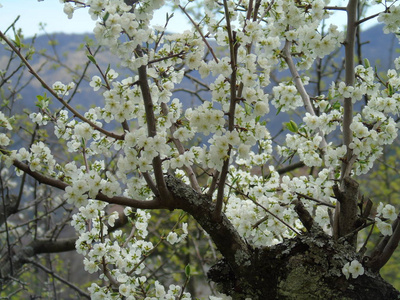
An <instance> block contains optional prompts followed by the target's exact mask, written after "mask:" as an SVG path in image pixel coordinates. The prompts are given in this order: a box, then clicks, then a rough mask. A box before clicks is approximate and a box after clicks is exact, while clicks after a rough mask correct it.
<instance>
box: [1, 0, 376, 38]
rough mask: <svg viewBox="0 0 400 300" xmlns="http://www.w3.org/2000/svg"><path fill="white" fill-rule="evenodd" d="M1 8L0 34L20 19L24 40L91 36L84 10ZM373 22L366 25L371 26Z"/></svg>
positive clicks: (31, 5)
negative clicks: (48, 35)
mask: <svg viewBox="0 0 400 300" xmlns="http://www.w3.org/2000/svg"><path fill="white" fill-rule="evenodd" d="M336 2H337V4H338V5H340V6H343V5H345V4H346V3H347V1H344V0H337V1H336ZM0 3H1V4H2V5H3V7H2V8H0V16H1V17H0V30H5V29H6V28H7V27H8V26H9V25H10V24H11V23H12V22H13V21H14V20H15V18H16V17H17V16H18V15H20V20H19V21H18V26H19V27H20V28H22V29H23V32H24V34H25V36H28V37H29V36H33V35H34V34H35V33H38V32H39V23H41V22H42V23H45V24H47V26H46V31H47V32H48V33H54V32H65V33H87V32H92V30H93V26H94V23H93V21H92V20H91V18H90V16H89V15H88V13H87V10H86V9H80V10H77V11H76V12H75V14H74V17H73V19H72V20H69V19H68V18H67V16H66V15H65V14H64V12H63V5H62V4H61V3H60V2H59V0H44V1H42V2H38V1H37V0H0ZM166 12H167V11H166V10H161V11H158V12H157V13H156V14H155V16H154V20H155V21H154V23H155V24H157V25H163V24H164V21H165V14H166ZM344 20H345V13H343V12H341V13H338V15H337V17H336V18H335V23H336V22H339V24H341V25H342V24H344ZM185 24H187V21H186V19H185V17H184V16H183V15H182V14H180V13H179V12H177V13H175V17H174V18H173V22H172V23H171V24H170V25H172V26H170V27H169V30H170V31H176V32H177V31H181V30H182V28H184V27H186V25H185ZM373 24H376V22H371V21H370V22H369V23H368V24H367V25H373Z"/></svg>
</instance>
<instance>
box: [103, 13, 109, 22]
mask: <svg viewBox="0 0 400 300" xmlns="http://www.w3.org/2000/svg"><path fill="white" fill-rule="evenodd" d="M109 16H110V13H109V12H106V14H105V15H104V17H103V22H104V23H105V22H106V21H107V19H108V17H109Z"/></svg>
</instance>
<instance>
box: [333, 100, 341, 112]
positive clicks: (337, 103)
mask: <svg viewBox="0 0 400 300" xmlns="http://www.w3.org/2000/svg"><path fill="white" fill-rule="evenodd" d="M340 106H341V105H340V102H339V101H336V102H335V103H334V104H333V105H332V108H333V109H337V110H338V109H340Z"/></svg>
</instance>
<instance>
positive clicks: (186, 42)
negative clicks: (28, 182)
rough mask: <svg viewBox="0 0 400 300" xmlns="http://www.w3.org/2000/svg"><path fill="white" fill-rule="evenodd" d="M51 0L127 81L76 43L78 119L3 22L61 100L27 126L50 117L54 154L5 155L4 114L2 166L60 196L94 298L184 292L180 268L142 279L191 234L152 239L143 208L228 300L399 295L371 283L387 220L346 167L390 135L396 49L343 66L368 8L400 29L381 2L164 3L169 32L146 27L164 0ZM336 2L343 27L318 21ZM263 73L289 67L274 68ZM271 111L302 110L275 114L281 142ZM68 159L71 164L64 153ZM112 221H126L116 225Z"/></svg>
mask: <svg viewBox="0 0 400 300" xmlns="http://www.w3.org/2000/svg"><path fill="white" fill-rule="evenodd" d="M61 2H65V4H64V12H65V13H66V14H67V15H68V18H73V13H74V11H75V10H76V9H87V10H88V12H89V14H90V16H91V17H92V19H94V20H97V23H96V26H95V28H94V33H95V36H96V39H97V42H98V43H99V44H100V45H102V46H104V47H107V48H108V49H109V50H110V51H111V53H113V55H115V56H116V57H118V59H119V60H120V63H121V65H122V66H124V67H126V68H127V69H128V70H130V71H131V74H132V75H131V76H127V77H124V78H121V76H120V75H119V74H118V73H117V72H116V71H115V70H113V69H112V68H110V67H109V68H107V69H106V70H104V69H102V68H101V67H100V66H99V64H98V63H97V61H96V58H95V56H94V54H93V53H92V52H91V50H90V48H88V59H89V61H91V63H93V64H94V65H96V67H97V68H98V75H95V76H93V77H92V79H91V81H90V86H91V87H92V88H93V91H94V92H97V93H99V92H101V94H102V97H103V101H102V103H97V105H96V106H95V107H92V108H90V109H88V110H87V111H84V112H82V111H81V110H79V109H77V108H76V107H74V106H73V105H72V104H71V103H70V102H69V101H66V97H67V96H68V94H69V93H70V92H71V91H73V90H74V88H75V84H74V83H62V82H60V81H56V82H55V83H53V82H52V83H48V82H45V81H44V80H43V79H42V78H41V77H40V75H39V74H38V73H37V71H36V70H35V69H34V68H33V67H32V66H31V65H30V64H29V62H28V61H27V60H26V57H25V56H24V55H23V53H22V51H21V41H20V40H19V39H18V37H16V38H15V39H14V40H12V39H11V38H9V37H7V36H6V35H5V34H4V33H3V32H0V37H1V39H2V41H3V42H4V43H5V44H7V47H10V48H11V49H12V51H13V52H14V53H16V54H17V55H18V56H19V57H20V59H21V60H22V62H23V63H24V64H25V65H26V67H27V68H28V69H29V71H30V72H31V73H32V74H33V76H35V77H36V79H37V80H39V82H40V83H41V84H42V85H43V87H44V88H45V89H46V90H47V93H48V94H49V95H50V97H51V98H53V99H54V100H56V101H58V103H59V106H58V107H54V106H50V105H49V103H50V102H49V101H50V100H49V98H50V97H47V96H39V97H38V104H37V106H38V107H39V111H36V112H31V114H30V115H29V117H30V119H31V121H32V122H34V123H35V124H37V126H38V127H40V128H46V129H48V128H50V127H51V130H52V131H53V132H54V134H55V135H56V136H57V138H58V139H61V140H62V141H65V145H66V148H67V151H68V153H69V154H68V153H67V154H66V155H65V156H64V158H63V156H62V155H60V153H59V152H57V153H56V154H57V155H56V154H55V153H54V151H52V149H51V147H50V146H49V145H48V144H47V143H46V141H44V140H43V141H37V140H34V141H33V143H32V145H31V146H30V147H29V148H20V149H15V148H13V147H12V143H11V141H10V137H11V130H12V125H13V120H10V119H9V118H8V117H6V116H5V115H4V114H1V115H0V118H1V123H0V124H1V125H2V127H3V128H4V132H3V133H1V136H0V143H1V147H2V148H1V152H2V159H3V161H4V162H5V163H6V164H7V165H8V166H12V165H13V166H14V167H15V168H16V170H17V172H18V174H20V175H22V174H27V175H29V176H31V177H32V178H34V179H35V180H36V181H37V182H39V183H41V184H43V185H47V186H50V187H54V188H56V189H59V190H61V191H63V192H62V193H63V194H62V195H63V199H62V201H61V203H62V205H65V206H67V207H72V208H74V210H73V212H74V214H73V216H72V220H71V224H72V225H73V227H74V228H75V230H76V232H77V234H78V238H77V239H76V242H75V240H74V243H72V244H73V245H74V246H75V248H76V251H77V252H78V253H80V254H82V255H83V256H84V259H83V262H84V267H85V270H86V271H87V272H89V273H95V272H98V273H99V274H100V278H102V279H103V284H97V283H93V284H92V285H91V287H90V288H89V292H90V294H91V297H92V298H93V299H144V298H145V299H190V298H191V295H190V293H188V292H187V291H186V290H185V287H186V285H187V282H188V281H189V280H190V276H191V270H190V266H187V267H186V268H185V274H186V277H187V279H186V281H184V282H181V283H175V284H172V285H168V284H167V283H165V282H162V281H158V280H154V278H152V277H151V274H149V272H147V271H146V268H145V266H146V264H155V262H154V260H152V253H153V252H154V251H155V249H157V247H159V245H160V244H161V243H163V242H164V241H166V242H167V243H169V244H172V245H178V244H179V243H182V242H183V241H184V240H185V238H186V236H187V234H188V233H189V234H190V232H189V231H188V225H187V223H185V222H183V221H182V219H179V221H178V223H177V225H176V226H174V228H172V230H170V231H169V232H167V233H165V235H163V236H160V237H159V242H156V243H155V242H154V240H153V242H151V241H150V240H149V237H148V228H149V226H151V215H152V212H153V210H158V209H164V210H166V211H173V210H180V211H183V212H185V213H186V214H188V215H190V216H191V217H192V218H193V219H194V220H195V221H196V222H197V223H198V224H199V225H200V226H201V227H202V229H203V230H204V231H205V232H206V233H207V235H208V236H209V237H210V238H211V240H212V241H213V243H214V244H215V247H216V249H218V251H219V253H220V254H221V256H222V259H221V260H219V261H218V262H217V261H215V262H214V265H213V266H212V267H211V268H210V270H209V271H208V277H209V279H210V280H212V281H213V282H215V283H216V284H217V285H218V287H219V290H220V291H221V292H222V293H224V294H226V295H230V296H232V297H233V298H234V299H245V298H252V299H276V298H277V299H309V298H310V297H311V298H312V297H314V298H323V297H327V298H346V299H347V298H348V299H353V298H357V297H360V295H362V297H363V298H364V299H395V298H397V297H398V296H399V293H398V292H397V291H396V290H395V289H393V288H392V287H391V286H390V285H389V284H388V283H386V282H385V281H384V280H383V279H382V278H381V277H380V276H379V270H380V269H381V268H382V267H383V266H384V265H385V263H386V262H387V261H388V260H389V258H390V257H391V255H392V254H393V252H394V251H395V249H396V247H397V244H398V242H399V240H400V225H399V224H398V223H399V216H398V215H397V213H396V211H395V209H394V207H393V206H392V205H389V204H386V203H381V202H380V203H378V202H379V201H376V200H375V199H368V195H362V187H360V185H359V184H358V183H357V176H359V175H361V174H365V173H367V172H368V171H369V170H370V169H371V167H372V166H373V164H374V161H376V160H377V159H378V158H379V156H380V154H381V153H382V147H383V146H384V145H387V144H391V143H392V142H393V141H394V140H395V139H396V137H397V130H398V124H397V123H396V120H398V117H399V113H400V93H399V89H400V74H399V71H398V70H399V69H400V59H396V60H395V66H396V68H395V69H391V70H387V74H386V76H385V77H379V76H378V75H377V74H376V73H375V71H374V67H373V66H371V65H370V63H369V62H368V61H365V63H364V64H362V65H356V64H355V62H354V47H355V33H356V31H357V28H358V27H359V26H360V24H362V23H363V22H365V21H368V20H369V19H371V18H375V17H377V18H378V20H379V21H382V22H384V23H385V27H384V31H385V33H389V32H396V31H397V30H398V27H399V25H400V23H399V22H400V21H399V20H400V15H399V14H400V6H397V5H396V1H394V2H386V1H384V2H383V1H374V3H375V4H374V5H379V7H380V8H381V13H380V14H377V15H371V16H367V17H364V18H362V17H360V16H359V14H358V5H359V2H360V1H358V0H349V1H348V3H347V4H346V6H344V7H337V6H330V4H329V1H328V0H276V1H274V0H272V1H264V0H246V1H227V0H223V1H214V0H206V1H203V2H202V6H201V9H200V13H199V14H198V13H197V14H196V11H193V10H191V9H190V8H191V6H192V5H193V3H192V1H183V0H182V1H171V3H170V4H171V5H174V6H175V9H179V10H181V11H182V12H183V13H184V14H185V15H186V16H187V18H188V20H189V21H190V22H191V24H192V25H193V26H192V28H191V29H190V30H187V31H184V32H181V33H174V34H170V33H168V23H169V21H170V19H171V18H172V16H169V15H167V18H166V22H165V26H164V27H160V26H152V25H151V20H152V16H153V12H154V11H155V10H157V9H159V8H160V7H162V6H163V5H168V3H169V2H168V1H162V0H156V1H154V0H143V1H142V0H133V1H122V0H113V1H111V0H86V1H84V0H82V1H74V0H68V1H67V0H66V1H61ZM164 2H165V3H164ZM44 5H45V4H44ZM334 10H342V11H344V12H345V13H346V14H345V15H346V16H347V27H346V30H345V31H341V30H339V29H338V27H337V26H335V25H333V24H332V25H329V26H328V29H327V30H326V28H325V27H324V28H325V29H324V30H323V29H322V28H323V27H321V24H322V23H323V22H325V21H326V20H327V19H329V17H330V15H331V12H332V11H334ZM197 12H198V11H197ZM342 45H343V46H344V48H345V63H344V71H345V73H344V78H343V80H341V79H337V80H336V81H332V82H328V84H330V88H329V89H327V90H326V91H322V92H321V93H320V94H312V93H311V91H310V90H311V89H309V84H310V78H309V77H307V75H306V74H308V73H307V72H310V71H311V70H312V68H313V67H314V66H315V65H314V64H313V63H314V61H316V60H319V59H321V58H323V57H325V56H326V55H329V54H331V53H332V52H333V51H335V50H336V49H337V48H339V47H341V46H342ZM276 69H278V70H279V71H282V72H286V73H284V74H286V77H284V76H281V77H278V79H276V78H275V76H272V74H273V73H272V72H273V70H276ZM285 70H286V71H285ZM196 74H197V75H198V76H197V75H196ZM288 74H290V76H289V78H288V76H287V75H288ZM189 81H190V82H192V83H191V84H189ZM183 83H184V84H185V85H186V86H185V87H187V86H189V88H186V90H188V89H192V88H193V90H190V92H191V93H192V94H193V95H195V96H196V97H197V98H198V101H196V102H195V103H194V104H192V103H191V102H190V101H191V100H188V99H190V97H189V96H187V94H182V93H180V94H179V95H180V96H179V97H178V96H177V95H176V91H177V90H178V88H179V87H182V84H183ZM182 95H184V96H182ZM361 102H362V103H363V105H359V103H361ZM270 110H271V112H272V111H273V114H277V115H278V116H281V115H285V116H286V117H285V118H287V116H288V115H290V114H287V113H288V112H289V113H291V112H298V113H300V114H302V117H301V119H300V122H299V121H296V120H295V119H292V120H289V121H288V122H287V123H286V129H287V130H286V136H285V138H284V141H283V143H281V144H277V143H276V142H275V139H274V138H273V137H272V135H271V133H270V129H271V126H272V125H276V124H273V122H270V121H268V119H267V118H266V116H268V115H270ZM49 126H50V127H49ZM199 139H200V140H201V142H196V141H198V140H199ZM57 151H58V150H57ZM70 153H72V154H74V155H75V157H78V158H77V159H75V160H67V159H65V157H70ZM105 161H108V162H110V163H108V164H105V163H104V162H105ZM293 161H299V163H292V162H293ZM282 162H285V164H283V163H282ZM299 168H301V170H298V169H299ZM295 170H297V171H296V172H294V171H295ZM294 174H295V175H294ZM373 202H375V203H374V205H373V204H372V203H373ZM111 205H113V206H111ZM107 207H111V208H108V209H107ZM117 207H123V210H120V211H118V210H117V209H116V208H117ZM113 208H114V209H115V211H113ZM118 221H119V222H120V223H121V224H122V223H126V224H127V226H130V227H129V228H130V230H129V231H123V230H115V229H113V227H115V226H117V225H116V223H117V222H118ZM121 224H119V225H118V226H121ZM374 227H377V228H378V229H379V231H380V232H381V235H382V238H381V240H380V242H379V243H378V244H377V245H376V246H375V248H374V249H368V251H367V249H365V240H367V239H368V237H365V239H361V238H360V237H358V235H359V232H360V231H361V230H364V229H365V228H374ZM63 243H64V244H63ZM63 246H64V247H65V248H64V249H67V248H68V247H70V246H71V242H70V243H69V244H68V245H66V244H65V241H64V240H61V239H57V238H55V239H44V238H43V239H37V240H34V241H33V242H32V243H31V244H30V248H29V251H25V252H23V253H21V252H20V253H18V254H13V253H11V252H10V253H9V257H8V259H7V260H6V261H5V262H4V263H3V264H2V273H1V275H2V278H4V279H6V278H9V277H10V276H12V274H11V273H10V272H12V270H13V268H12V266H14V269H15V268H16V266H17V265H22V264H24V263H30V262H32V257H33V256H34V255H37V254H40V253H43V252H51V249H53V251H59V249H62V247H63ZM45 249H46V250H45ZM25 250H26V249H25ZM7 272H9V273H7ZM218 297H220V296H218ZM218 297H216V296H215V297H214V296H210V298H211V299H217V298H218ZM221 297H223V296H221Z"/></svg>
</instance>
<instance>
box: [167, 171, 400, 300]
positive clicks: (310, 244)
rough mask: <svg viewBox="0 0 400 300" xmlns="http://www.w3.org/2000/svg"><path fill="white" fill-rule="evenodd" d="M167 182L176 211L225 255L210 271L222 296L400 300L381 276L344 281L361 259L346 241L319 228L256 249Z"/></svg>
mask: <svg viewBox="0 0 400 300" xmlns="http://www.w3.org/2000/svg"><path fill="white" fill-rule="evenodd" d="M166 184H167V186H168V188H169V190H170V192H171V194H172V196H173V198H174V200H175V201H174V202H175V203H176V208H180V209H183V210H185V211H187V212H188V213H190V214H191V215H192V216H193V217H194V218H195V219H196V220H197V222H198V223H199V224H200V225H201V226H202V227H203V229H204V230H205V231H207V233H208V234H209V235H210V236H211V238H212V239H213V241H214V243H215V244H216V246H217V248H218V250H219V251H220V252H221V254H222V256H223V257H224V258H223V259H222V260H221V261H219V262H217V263H216V264H215V265H214V266H213V267H212V268H211V269H210V271H209V272H208V277H209V279H210V280H212V281H214V282H215V283H217V285H218V287H219V289H220V291H221V292H223V293H225V294H227V295H230V296H232V297H233V299H246V298H251V299H253V300H256V299H296V300H299V299H323V298H326V299H363V300H364V299H373V300H377V299H399V298H400V293H399V292H398V291H397V290H396V289H395V288H393V286H391V285H390V284H389V283H387V282H386V281H384V280H383V279H382V278H381V277H380V275H379V274H377V273H374V272H372V271H370V270H368V269H365V273H364V274H363V275H361V276H359V277H357V278H356V279H353V278H351V277H350V278H349V279H346V278H345V277H344V275H343V273H342V268H343V266H344V265H345V264H346V263H347V262H350V261H352V260H354V259H358V260H359V261H361V259H360V258H359V257H357V253H355V251H354V248H353V247H352V245H350V244H349V243H348V242H345V243H344V244H340V243H338V242H335V241H334V239H333V238H332V237H331V236H329V235H327V234H325V233H324V232H323V231H321V230H320V229H319V228H317V227H316V226H313V227H312V228H311V229H310V230H309V231H308V232H307V233H304V234H302V235H299V236H297V237H296V238H293V239H287V240H285V241H284V242H283V243H281V244H278V245H276V246H273V247H266V248H254V247H252V246H250V245H248V244H247V243H246V242H245V241H244V240H243V239H242V238H241V237H240V236H239V234H238V233H237V231H236V230H235V228H234V227H233V226H232V224H231V223H230V221H229V220H228V218H227V217H226V216H225V215H224V214H222V217H221V220H220V221H219V222H216V221H215V220H213V218H212V216H213V212H214V209H215V205H214V203H213V202H212V200H211V199H210V198H209V197H207V196H205V195H201V194H199V193H197V192H196V191H194V190H193V189H191V188H190V187H189V186H187V185H185V184H184V183H183V182H181V181H180V180H178V179H176V178H174V177H173V176H168V177H167V178H166Z"/></svg>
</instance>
